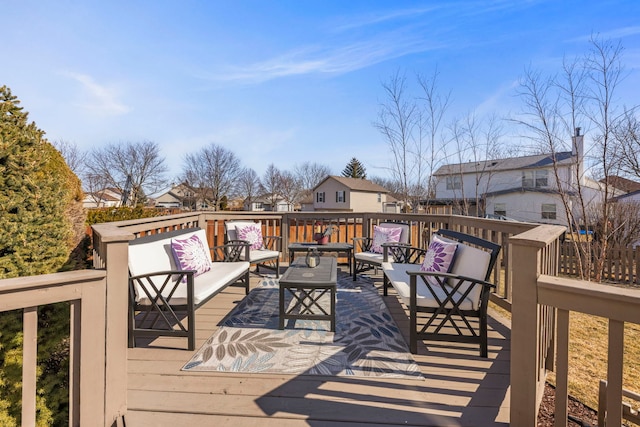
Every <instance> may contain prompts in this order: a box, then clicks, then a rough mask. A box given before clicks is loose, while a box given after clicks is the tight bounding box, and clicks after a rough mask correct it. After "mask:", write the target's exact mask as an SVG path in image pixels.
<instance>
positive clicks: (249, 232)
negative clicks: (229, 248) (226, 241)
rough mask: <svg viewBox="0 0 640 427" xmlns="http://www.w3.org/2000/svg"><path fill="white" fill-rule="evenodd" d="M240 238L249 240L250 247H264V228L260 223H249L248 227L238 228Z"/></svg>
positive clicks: (255, 248) (254, 248)
mask: <svg viewBox="0 0 640 427" xmlns="http://www.w3.org/2000/svg"><path fill="white" fill-rule="evenodd" d="M236 233H237V234H238V239H240V240H246V241H247V242H249V245H250V246H249V248H250V249H252V250H258V249H262V246H263V245H264V242H263V241H262V228H261V227H260V226H259V225H258V224H251V225H247V226H246V227H239V228H236Z"/></svg>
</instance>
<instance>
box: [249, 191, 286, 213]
mask: <svg viewBox="0 0 640 427" xmlns="http://www.w3.org/2000/svg"><path fill="white" fill-rule="evenodd" d="M294 208H295V206H293V205H292V204H291V203H287V201H285V200H284V199H283V198H282V197H280V196H276V198H275V204H274V203H273V200H272V197H271V195H270V194H263V195H261V196H258V197H254V198H252V199H249V198H247V199H245V201H244V210H245V211H253V212H264V211H270V212H291V211H293V210H294Z"/></svg>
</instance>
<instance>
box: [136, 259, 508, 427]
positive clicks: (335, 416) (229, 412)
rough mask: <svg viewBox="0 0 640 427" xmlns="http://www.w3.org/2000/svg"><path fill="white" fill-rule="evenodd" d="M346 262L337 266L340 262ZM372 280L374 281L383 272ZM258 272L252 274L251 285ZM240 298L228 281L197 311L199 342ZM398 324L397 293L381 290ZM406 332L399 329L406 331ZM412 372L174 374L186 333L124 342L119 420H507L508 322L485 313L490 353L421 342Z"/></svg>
mask: <svg viewBox="0 0 640 427" xmlns="http://www.w3.org/2000/svg"><path fill="white" fill-rule="evenodd" d="M343 268H344V267H343ZM374 277H375V278H376V286H379V285H381V277H378V276H374ZM257 281H258V277H257V276H255V275H252V285H253V286H255V284H256V283H257ZM243 297H244V292H243V291H242V289H240V288H235V287H229V288H227V289H226V290H225V291H224V292H223V293H221V294H219V295H217V296H216V297H215V298H213V299H212V300H211V301H210V302H209V303H208V304H207V305H206V306H204V307H202V308H200V309H199V310H198V312H197V319H196V325H197V327H198V332H197V341H198V342H197V347H199V346H200V345H202V343H203V342H204V341H205V340H206V339H207V338H208V337H209V336H210V335H211V334H212V333H213V331H214V330H215V329H216V328H217V324H218V322H219V321H220V320H221V319H222V318H223V317H224V316H225V315H226V314H227V313H228V312H229V311H230V310H231V308H232V307H233V306H234V305H235V304H236V303H237V302H238V301H240V300H241V299H242V298H243ZM383 299H384V301H385V303H386V304H387V306H388V308H389V311H390V312H391V314H392V315H393V317H394V319H395V320H396V323H397V324H398V326H399V327H400V329H401V330H402V331H403V333H405V335H408V330H407V325H408V321H407V317H406V314H405V312H404V310H403V308H402V306H401V304H400V303H399V301H398V299H397V298H396V297H395V296H394V295H392V294H390V295H389V296H388V297H383ZM405 339H406V336H405ZM426 344H427V345H425V344H424V343H423V344H422V345H419V347H418V354H416V355H414V359H415V361H416V363H417V364H418V365H419V366H420V368H421V371H422V373H423V375H424V377H425V380H424V381H419V380H413V379H390V378H362V377H357V378H355V377H349V378H346V377H323V376H312V375H298V376H292V375H275V374H241V373H224V372H220V373H218V372H182V371H180V368H181V367H182V366H183V365H184V364H185V363H186V362H187V361H188V360H189V359H190V358H191V356H192V352H188V351H186V350H183V349H184V348H186V340H185V339H172V338H164V339H158V340H156V341H154V342H153V343H150V344H149V345H148V346H146V347H145V346H143V347H139V348H135V349H129V366H128V371H129V376H128V408H129V409H128V413H127V415H126V422H127V426H129V427H131V426H133V427H135V426H164V425H166V426H181V425H190V424H191V425H233V426H267V427H268V426H284V427H287V426H331V427H338V426H355V425H358V426H364V425H366V426H394V425H397V426H400V425H402V426H508V425H509V420H508V418H509V392H508V389H509V360H510V329H509V327H508V322H505V321H503V320H502V319H501V318H500V317H498V315H496V314H494V313H491V312H490V316H489V358H488V359H484V358H480V357H479V356H478V348H477V345H467V344H458V343H446V342H437V343H436V342H428V343H426Z"/></svg>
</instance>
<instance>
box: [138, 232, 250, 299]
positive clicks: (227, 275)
mask: <svg viewBox="0 0 640 427" xmlns="http://www.w3.org/2000/svg"><path fill="white" fill-rule="evenodd" d="M194 234H195V235H198V237H199V238H200V240H201V241H202V242H207V235H206V232H205V231H204V230H197V231H194V232H188V233H185V234H181V235H180V237H181V238H188V237H191V236H192V235H194ZM134 242H135V241H134ZM205 244H206V243H205ZM207 253H208V254H209V255H208V256H209V262H211V252H210V251H207ZM248 269H249V263H248V262H244V261H242V262H211V268H210V270H209V271H207V272H205V273H203V274H201V275H199V276H196V277H194V280H193V284H194V303H195V304H196V305H197V304H199V303H200V302H202V301H204V300H205V299H206V298H208V297H209V296H210V295H211V294H212V293H215V292H216V291H217V290H219V289H220V288H221V287H223V286H224V285H226V284H227V283H229V281H230V280H231V279H232V278H233V277H237V276H239V275H240V274H242V272H244V271H248ZM170 270H180V268H179V267H178V266H177V265H176V262H175V258H174V256H173V254H172V252H171V238H166V239H160V240H156V241H154V242H145V243H142V244H135V243H133V244H130V245H129V274H131V276H138V275H143V274H150V273H158V272H162V271H170ZM165 278H166V276H164V275H162V276H153V277H152V278H151V280H152V282H153V283H154V285H155V286H156V287H158V288H160V286H162V283H163V282H164V280H165ZM177 280H178V275H175V276H174V277H172V279H171V280H170V283H169V285H167V287H166V288H165V291H164V292H163V295H164V296H165V297H168V296H169V293H170V292H171V289H173V285H174V284H175V283H176V281H177ZM135 293H136V302H138V303H139V304H150V300H149V298H148V296H147V294H146V293H145V292H144V290H143V289H142V288H141V285H140V284H139V283H138V282H135ZM150 293H151V295H153V294H154V293H155V291H153V290H152V289H150ZM171 302H172V304H176V305H179V304H186V302H187V286H186V284H181V285H180V286H178V289H177V290H176V292H175V293H174V294H173V296H172V298H171Z"/></svg>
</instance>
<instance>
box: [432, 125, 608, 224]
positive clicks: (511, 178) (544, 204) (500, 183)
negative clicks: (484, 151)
mask: <svg viewBox="0 0 640 427" xmlns="http://www.w3.org/2000/svg"><path fill="white" fill-rule="evenodd" d="M583 153H584V148H583V136H581V135H579V132H576V136H574V137H573V149H572V151H568V152H561V153H556V154H555V164H556V166H557V173H558V177H559V181H560V183H561V185H560V189H562V191H563V192H565V193H566V194H568V195H570V198H569V208H570V209H571V210H572V212H573V216H574V218H577V219H578V220H579V221H580V220H581V215H580V209H579V207H580V206H579V203H578V202H577V199H576V197H575V196H576V194H577V193H576V189H577V184H578V178H577V177H580V179H579V181H580V182H579V184H580V185H581V188H582V193H583V197H584V199H585V202H586V204H587V205H593V204H594V203H597V202H599V201H601V200H602V195H603V190H604V184H602V183H599V182H597V181H594V180H592V179H590V178H587V177H585V176H584V173H583V160H582V159H583ZM434 178H435V181H436V191H435V193H436V194H435V198H434V200H433V203H435V204H440V205H446V204H449V205H454V206H458V205H461V204H462V203H466V204H467V206H468V207H469V215H484V214H494V215H501V216H504V217H509V218H513V219H515V220H519V221H527V222H538V223H547V224H557V225H564V226H568V225H569V221H568V219H567V215H566V212H565V209H564V205H563V202H562V199H561V196H560V191H559V188H558V186H557V184H556V178H555V172H554V156H553V155H552V154H540V155H534V156H522V157H514V158H507V159H496V160H486V161H480V162H468V163H461V164H450V165H444V166H442V167H441V168H439V169H438V170H437V171H436V172H435V173H434Z"/></svg>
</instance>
